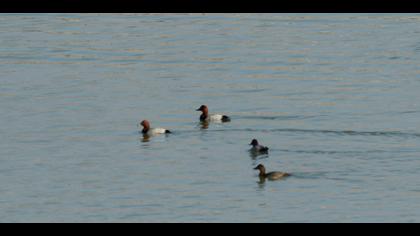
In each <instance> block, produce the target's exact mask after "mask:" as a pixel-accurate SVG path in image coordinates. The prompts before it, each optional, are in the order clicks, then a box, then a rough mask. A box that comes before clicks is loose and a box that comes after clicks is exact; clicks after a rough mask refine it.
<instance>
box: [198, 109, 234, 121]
mask: <svg viewBox="0 0 420 236" xmlns="http://www.w3.org/2000/svg"><path fill="white" fill-rule="evenodd" d="M196 111H201V112H202V113H201V116H200V121H219V122H229V121H230V117H228V116H226V115H219V114H211V115H209V109H208V107H207V106H206V105H202V106H201V107H200V108H198V109H197V110H196Z"/></svg>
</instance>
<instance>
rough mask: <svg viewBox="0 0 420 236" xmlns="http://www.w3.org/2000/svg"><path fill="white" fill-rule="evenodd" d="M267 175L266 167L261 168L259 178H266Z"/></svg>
mask: <svg viewBox="0 0 420 236" xmlns="http://www.w3.org/2000/svg"><path fill="white" fill-rule="evenodd" d="M265 175H266V174H265V168H264V167H261V168H260V174H259V176H260V177H265Z"/></svg>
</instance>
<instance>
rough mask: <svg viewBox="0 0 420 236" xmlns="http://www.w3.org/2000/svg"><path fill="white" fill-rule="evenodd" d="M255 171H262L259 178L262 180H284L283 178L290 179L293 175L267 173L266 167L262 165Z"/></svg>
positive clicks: (275, 172) (274, 172)
mask: <svg viewBox="0 0 420 236" xmlns="http://www.w3.org/2000/svg"><path fill="white" fill-rule="evenodd" d="M254 170H259V171H260V174H259V177H260V178H261V179H265V178H267V179H268V180H278V179H282V178H285V177H289V176H290V175H291V174H289V173H285V172H278V171H273V172H269V173H265V167H264V166H263V165H262V164H259V165H258V166H257V167H255V168H254Z"/></svg>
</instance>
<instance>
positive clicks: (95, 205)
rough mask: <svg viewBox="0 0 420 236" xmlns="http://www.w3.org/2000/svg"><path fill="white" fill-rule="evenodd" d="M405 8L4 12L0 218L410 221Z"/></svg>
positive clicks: (414, 184)
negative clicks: (209, 119)
mask: <svg viewBox="0 0 420 236" xmlns="http://www.w3.org/2000/svg"><path fill="white" fill-rule="evenodd" d="M419 23H420V15H418V14H2V15H0V111H1V112H0V122H1V126H0V134H1V137H2V138H1V139H2V141H1V142H0V209H1V210H0V221H1V222H419V221H420V210H419V209H418V207H417V206H419V204H420V182H419V173H420V148H419V143H420V123H419V119H418V117H419V115H420V102H419V101H420V93H419V88H420V69H419V68H420V67H419V65H420V64H419V61H420V60H419V59H420V24H419ZM202 104H207V105H208V106H209V108H210V112H212V111H213V112H221V113H225V114H227V115H229V116H231V118H232V122H230V123H225V124H210V125H209V127H208V128H207V129H202V127H201V126H200V124H199V123H198V116H199V113H198V112H196V111H195V109H197V108H198V107H199V106H200V105H202ZM142 119H148V120H150V121H151V123H152V126H161V127H166V128H168V129H171V130H172V131H173V132H174V133H173V134H172V135H170V136H159V137H154V138H152V139H150V140H149V141H148V142H145V140H143V138H142V136H141V135H140V134H139V133H138V127H137V123H138V122H139V121H141V120H142ZM253 138H257V139H259V140H260V142H262V143H263V144H264V145H267V146H269V147H270V148H271V149H270V153H269V155H268V156H259V157H257V158H255V157H253V156H250V154H249V153H248V152H247V149H248V148H249V146H247V144H248V143H249V142H250V141H251V139H253ZM259 163H262V164H264V165H265V166H266V168H267V169H268V170H269V171H271V170H280V171H287V172H291V173H293V174H294V176H292V177H290V178H288V179H286V180H284V181H274V182H272V181H267V182H265V183H258V181H259V179H258V176H257V172H256V171H254V170H253V169H252V168H253V167H254V166H255V165H257V164H259Z"/></svg>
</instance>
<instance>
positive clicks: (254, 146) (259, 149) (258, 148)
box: [249, 139, 268, 153]
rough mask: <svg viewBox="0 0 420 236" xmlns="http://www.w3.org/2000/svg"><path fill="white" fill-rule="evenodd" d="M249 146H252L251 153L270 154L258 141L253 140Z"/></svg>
mask: <svg viewBox="0 0 420 236" xmlns="http://www.w3.org/2000/svg"><path fill="white" fill-rule="evenodd" d="M249 145H251V146H252V148H251V149H250V150H249V151H251V152H264V153H266V152H268V147H266V146H262V145H260V144H259V143H258V140H256V139H253V140H252V142H251V143H250V144H249Z"/></svg>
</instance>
